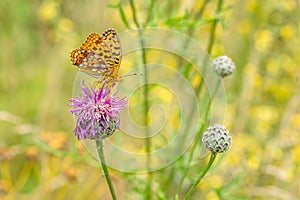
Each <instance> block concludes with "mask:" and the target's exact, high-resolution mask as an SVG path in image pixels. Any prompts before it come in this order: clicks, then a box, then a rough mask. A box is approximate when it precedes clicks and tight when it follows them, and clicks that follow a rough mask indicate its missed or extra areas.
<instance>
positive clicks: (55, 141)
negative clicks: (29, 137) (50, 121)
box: [41, 131, 69, 150]
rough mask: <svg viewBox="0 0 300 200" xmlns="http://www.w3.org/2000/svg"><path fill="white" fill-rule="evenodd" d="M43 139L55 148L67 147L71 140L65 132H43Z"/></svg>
mask: <svg viewBox="0 0 300 200" xmlns="http://www.w3.org/2000/svg"><path fill="white" fill-rule="evenodd" d="M41 140H42V141H44V142H45V143H46V144H48V145H49V146H50V147H52V148H54V149H59V150H61V149H65V148H66V144H67V142H68V141H69V140H68V136H67V134H66V133H65V132H60V131H58V132H43V133H42V134H41Z"/></svg>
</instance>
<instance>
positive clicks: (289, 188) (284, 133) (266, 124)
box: [0, 0, 300, 200]
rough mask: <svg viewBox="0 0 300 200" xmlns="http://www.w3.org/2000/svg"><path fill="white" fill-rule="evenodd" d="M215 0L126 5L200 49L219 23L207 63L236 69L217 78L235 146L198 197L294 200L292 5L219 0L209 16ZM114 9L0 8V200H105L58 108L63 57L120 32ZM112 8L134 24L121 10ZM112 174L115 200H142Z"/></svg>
mask: <svg viewBox="0 0 300 200" xmlns="http://www.w3.org/2000/svg"><path fill="white" fill-rule="evenodd" d="M152 2H154V3H153V5H152ZM217 2H218V1H203V0H202V1H196V0H182V1H179V0H166V1H135V7H136V15H137V18H138V20H139V22H140V23H141V24H142V23H143V22H145V21H147V22H148V23H147V24H146V25H147V26H150V27H162V28H170V29H174V30H177V31H180V32H182V33H184V34H187V35H190V36H191V37H193V38H194V39H195V40H196V41H197V42H199V43H201V44H202V45H203V46H204V47H207V46H208V43H209V37H210V33H211V27H212V24H213V22H214V21H215V20H218V19H221V23H219V24H218V25H217V28H216V31H215V36H214V43H213V46H212V50H211V52H210V53H211V56H212V57H216V56H219V55H223V54H226V55H228V56H230V57H231V58H232V59H233V60H234V61H235V62H236V66H237V69H236V72H235V73H234V74H233V75H232V76H230V77H228V78H226V79H225V80H224V84H225V88H226V98H227V105H226V120H225V125H226V127H227V128H228V129H229V130H230V133H231V135H232V138H233V145H232V148H231V149H230V150H229V152H227V153H226V155H225V156H224V157H222V162H221V163H220V164H219V166H218V168H217V169H215V170H214V171H213V172H211V173H209V174H208V175H207V176H206V178H205V180H204V181H203V182H201V184H200V185H199V186H198V191H199V195H200V197H201V199H213V200H214V199H299V198H300V189H299V188H300V145H299V144H300V134H299V130H300V112H299V111H300V101H299V99H300V93H299V88H298V87H299V86H300V84H299V83H300V82H299V75H300V70H299V63H300V34H299V29H300V22H299V19H300V17H299V16H300V12H299V10H300V2H299V1H298V0H282V1H271V0H266V1H259V0H246V1H237V0H228V1H227V0H225V1H224V4H223V8H222V12H221V13H219V14H220V15H215V10H216V6H217ZM118 3H119V1H96V0H92V1H70V0H65V1H62V0H44V1H41V0H32V1H22V0H15V1H8V0H2V1H1V2H0V7H1V8H2V11H1V12H0V44H1V48H0V81H1V84H0V94H1V96H0V137H1V141H0V160H1V161H0V199H83V198H89V199H109V193H108V188H107V186H106V183H105V181H104V178H103V177H102V176H101V171H100V169H99V167H98V163H97V161H95V160H94V159H93V158H92V156H90V155H89V154H88V152H86V150H85V149H84V147H83V145H82V143H81V142H78V141H77V140H76V138H75V137H74V136H73V135H72V131H73V128H74V122H73V118H72V116H71V115H70V114H69V113H68V112H67V110H68V109H69V108H68V107H67V106H66V104H68V99H70V98H71V97H72V87H73V83H74V80H75V76H76V68H74V67H73V66H72V65H71V63H70V59H69V55H70V51H71V50H72V49H74V48H76V47H79V46H80V44H81V42H83V41H84V40H85V38H86V36H87V35H88V34H89V33H91V32H98V33H102V32H103V31H104V30H105V29H107V28H109V27H114V28H115V29H116V31H117V32H122V31H125V30H126V29H127V28H128V27H127V25H126V24H124V20H123V21H122V17H121V15H120V9H119V8H118V7H117V6H115V5H118ZM204 3H206V4H204ZM120 5H121V8H122V12H124V16H126V19H127V21H128V26H130V27H131V28H135V24H134V20H133V15H132V11H131V8H130V4H129V2H128V1H125V0H124V1H122V3H121V4H120ZM203 5H205V7H203ZM149 8H151V9H149ZM201 8H203V12H202V13H200V12H199V11H200V10H201ZM149 12H151V15H149ZM148 16H150V18H149V19H148ZM121 66H122V65H121ZM122 67H123V66H122ZM122 67H121V72H122ZM121 74H122V73H121ZM154 177H155V173H154ZM112 178H113V182H114V184H115V187H116V188H117V193H118V195H119V196H120V197H121V198H120V199H138V197H139V196H138V195H136V193H142V191H141V190H139V188H138V187H136V186H134V185H137V184H139V182H138V180H139V178H141V180H142V179H143V178H144V177H143V175H142V174H140V175H135V176H132V175H131V176H130V175H126V174H122V173H120V172H117V171H112ZM154 183H156V184H159V181H158V179H154ZM157 187H158V186H157ZM155 188H156V187H154V188H153V192H154V193H156V192H157V191H156V189H155ZM171 193H172V192H171ZM158 196H159V195H158ZM200 197H199V198H200ZM154 199H160V198H158V197H156V198H154ZM161 199H163V198H161ZM167 199H172V197H167Z"/></svg>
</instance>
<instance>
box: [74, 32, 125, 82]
mask: <svg viewBox="0 0 300 200" xmlns="http://www.w3.org/2000/svg"><path fill="white" fill-rule="evenodd" d="M121 58H122V52H121V43H120V40H119V37H118V36H117V34H116V32H115V31H114V30H113V29H108V30H106V31H105V32H104V33H103V34H102V36H99V35H98V34H96V33H92V34H90V35H89V36H88V37H87V39H86V41H85V42H84V43H83V44H82V45H81V47H80V48H78V49H74V50H73V51H72V52H71V61H72V64H73V65H75V66H77V67H78V68H79V69H80V70H82V71H83V72H85V73H87V74H89V75H92V76H93V77H95V78H98V79H99V81H104V80H106V81H107V82H115V81H118V78H119V75H118V71H119V67H120V62H121Z"/></svg>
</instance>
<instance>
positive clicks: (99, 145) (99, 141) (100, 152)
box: [96, 139, 117, 200]
mask: <svg viewBox="0 0 300 200" xmlns="http://www.w3.org/2000/svg"><path fill="white" fill-rule="evenodd" d="M96 147H97V150H98V155H99V158H100V162H101V166H102V169H103V172H104V176H105V179H106V182H107V185H108V187H109V191H110V194H111V197H112V199H113V200H116V199H117V196H116V193H115V190H114V186H113V184H112V182H111V179H110V175H109V173H108V170H107V167H106V163H105V157H104V153H103V140H102V139H97V140H96Z"/></svg>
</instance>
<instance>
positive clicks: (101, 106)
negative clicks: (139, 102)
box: [68, 82, 128, 140]
mask: <svg viewBox="0 0 300 200" xmlns="http://www.w3.org/2000/svg"><path fill="white" fill-rule="evenodd" d="M81 88H82V94H81V95H80V96H78V97H75V98H72V99H71V100H70V102H71V104H69V105H68V106H70V107H72V109H71V110H69V112H71V113H72V114H74V115H75V116H76V117H77V122H76V127H75V129H74V134H75V135H76V136H77V138H78V140H83V139H87V138H89V139H104V138H106V137H108V136H111V135H112V134H113V133H114V132H115V130H116V129H118V128H120V112H121V111H122V110H123V109H125V108H128V106H127V104H128V101H127V100H126V99H125V98H119V97H117V96H115V94H112V93H111V89H112V88H111V87H109V86H108V85H107V84H106V83H105V82H104V83H103V85H102V87H100V88H99V89H96V88H94V87H92V85H89V86H85V84H84V82H82V83H81Z"/></svg>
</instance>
